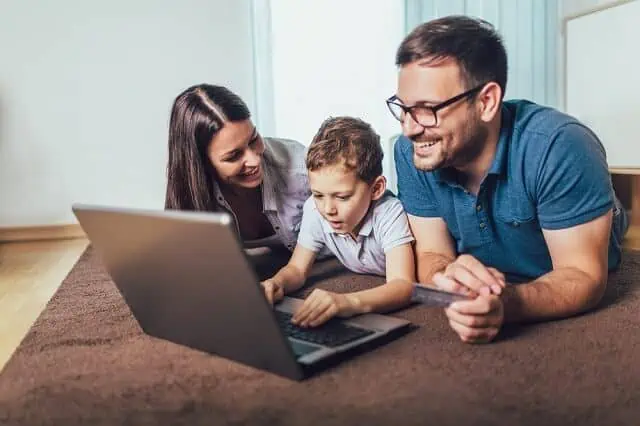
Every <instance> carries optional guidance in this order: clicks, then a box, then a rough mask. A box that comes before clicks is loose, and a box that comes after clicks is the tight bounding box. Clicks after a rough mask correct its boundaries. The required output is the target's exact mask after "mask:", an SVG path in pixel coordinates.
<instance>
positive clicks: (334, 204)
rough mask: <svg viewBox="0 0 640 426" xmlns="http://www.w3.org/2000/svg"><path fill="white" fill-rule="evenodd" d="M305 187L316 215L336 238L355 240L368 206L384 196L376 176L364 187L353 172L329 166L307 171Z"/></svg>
mask: <svg viewBox="0 0 640 426" xmlns="http://www.w3.org/2000/svg"><path fill="white" fill-rule="evenodd" d="M309 186H310V187H311V192H312V193H313V195H312V196H313V198H314V201H315V203H316V207H317V208H318V211H319V212H320V214H322V217H324V218H325V219H326V220H327V221H328V222H329V224H330V225H331V227H332V228H333V229H334V230H335V231H336V232H337V233H339V234H347V233H350V234H352V235H354V236H355V235H356V234H357V232H358V231H359V230H360V225H361V222H362V219H364V217H365V215H366V214H367V211H368V210H369V206H370V205H371V202H372V201H374V200H377V199H378V198H380V197H381V196H382V194H383V193H384V191H385V189H386V182H385V179H384V177H382V176H378V177H377V178H376V180H374V181H373V183H371V184H368V183H367V182H365V181H363V180H360V179H358V177H357V175H356V172H355V170H348V169H346V168H345V167H344V166H342V165H332V166H327V167H322V168H320V169H318V170H314V171H309Z"/></svg>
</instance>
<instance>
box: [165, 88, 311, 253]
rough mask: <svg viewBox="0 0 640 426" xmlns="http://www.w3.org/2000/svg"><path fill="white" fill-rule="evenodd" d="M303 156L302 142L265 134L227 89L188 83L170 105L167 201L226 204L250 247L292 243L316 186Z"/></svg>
mask: <svg viewBox="0 0 640 426" xmlns="http://www.w3.org/2000/svg"><path fill="white" fill-rule="evenodd" d="M304 159H305V147H304V146H303V145H302V144H300V143H298V142H294V141H291V140H285V139H273V138H262V136H260V134H259V133H258V131H257V130H256V128H255V126H254V124H253V123H252V122H251V114H250V113H249V109H248V108H247V105H246V104H245V103H244V102H243V101H242V99H240V97H239V96H237V95H236V94H234V93H233V92H231V91H230V90H229V89H227V88H225V87H221V86H212V85H209V84H200V85H197V86H193V87H190V88H188V89H187V90H185V91H184V92H182V93H181V94H180V95H179V96H178V97H177V98H176V100H175V101H174V104H173V108H172V111H171V122H170V124H169V162H168V165H167V177H168V182H167V195H166V201H165V208H167V209H177V210H199V211H226V212H228V213H230V214H231V215H232V216H233V218H234V220H235V225H236V230H237V232H238V234H239V235H240V237H241V239H242V241H243V242H244V244H245V247H246V248H252V247H262V246H268V247H277V246H285V247H287V248H288V249H289V250H293V248H294V247H295V243H296V238H297V233H298V230H299V228H300V221H301V220H302V207H303V205H304V202H305V200H306V199H307V198H308V197H309V196H310V194H311V193H310V191H309V184H308V179H307V172H306V167H305V162H304Z"/></svg>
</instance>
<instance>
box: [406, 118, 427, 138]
mask: <svg viewBox="0 0 640 426" xmlns="http://www.w3.org/2000/svg"><path fill="white" fill-rule="evenodd" d="M422 132H424V127H423V126H421V125H420V124H418V123H416V120H414V119H413V117H412V116H411V114H405V115H404V119H403V120H402V133H403V134H404V135H405V136H406V137H408V138H409V139H411V138H412V137H413V136H417V135H419V134H421V133H422Z"/></svg>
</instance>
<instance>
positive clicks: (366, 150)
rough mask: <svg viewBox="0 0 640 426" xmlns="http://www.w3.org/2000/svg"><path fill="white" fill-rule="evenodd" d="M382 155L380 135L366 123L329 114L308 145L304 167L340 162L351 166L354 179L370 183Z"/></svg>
mask: <svg viewBox="0 0 640 426" xmlns="http://www.w3.org/2000/svg"><path fill="white" fill-rule="evenodd" d="M383 157H384V154H383V152H382V146H381V145H380V136H379V135H378V134H377V133H376V132H375V131H374V130H373V128H372V127H371V126H370V125H369V124H368V123H366V122H364V121H362V120H360V119H359V118H354V117H331V118H328V119H327V120H325V121H324V122H323V123H322V125H321V126H320V129H319V130H318V132H317V133H316V135H315V136H314V137H313V140H312V141H311V145H309V149H308V151H307V169H308V170H309V171H315V170H318V169H321V168H323V167H327V166H333V165H342V166H344V167H346V168H347V169H348V170H355V171H356V175H357V176H358V179H361V180H363V181H365V182H367V183H372V182H373V181H374V180H375V179H376V178H377V177H378V176H381V175H382V158H383Z"/></svg>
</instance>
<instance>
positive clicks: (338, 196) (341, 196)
mask: <svg viewBox="0 0 640 426" xmlns="http://www.w3.org/2000/svg"><path fill="white" fill-rule="evenodd" d="M350 197H351V196H350V195H336V198H337V199H338V200H340V201H347V200H348V199H349V198H350Z"/></svg>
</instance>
